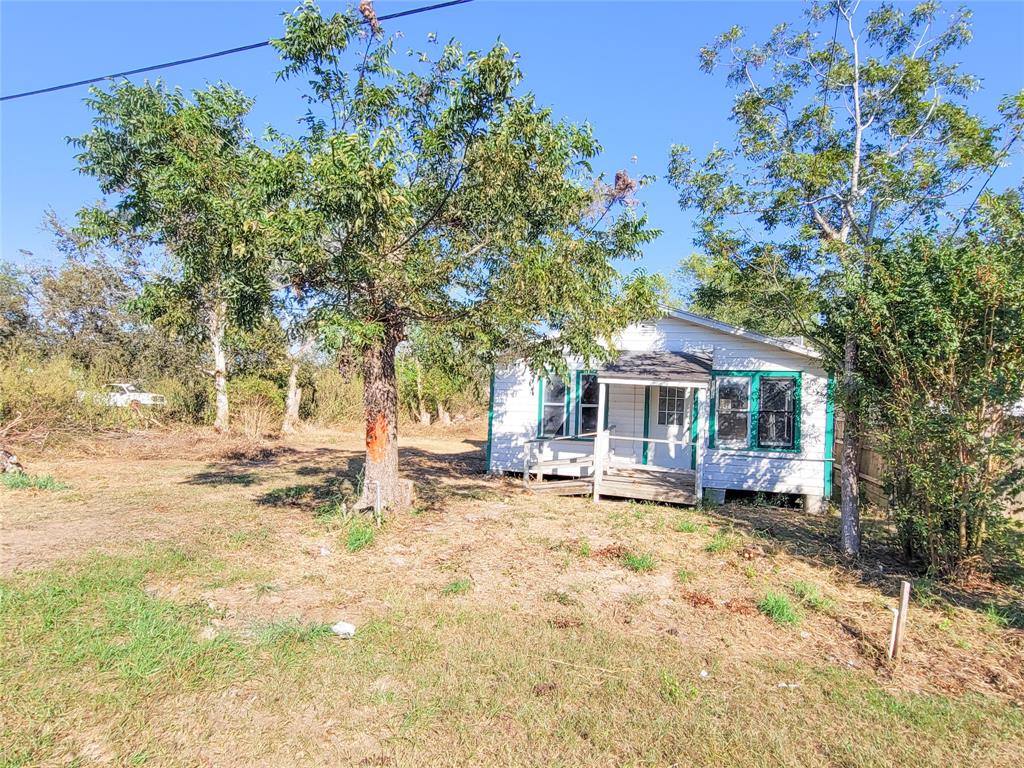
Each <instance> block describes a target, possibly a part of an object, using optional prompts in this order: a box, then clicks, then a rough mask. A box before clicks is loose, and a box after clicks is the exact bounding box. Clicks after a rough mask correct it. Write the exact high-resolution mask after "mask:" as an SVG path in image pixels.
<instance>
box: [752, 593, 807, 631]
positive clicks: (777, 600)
mask: <svg viewBox="0 0 1024 768" xmlns="http://www.w3.org/2000/svg"><path fill="white" fill-rule="evenodd" d="M757 610H759V611H760V612H761V613H763V614H764V615H765V616H767V617H768V618H769V619H771V620H772V621H774V622H775V623H776V624H797V623H799V622H800V614H798V613H797V612H796V608H794V607H793V604H792V603H791V602H790V601H789V598H788V597H786V596H785V595H783V594H781V593H779V592H768V593H767V594H765V596H764V597H762V598H761V600H760V601H758V603H757Z"/></svg>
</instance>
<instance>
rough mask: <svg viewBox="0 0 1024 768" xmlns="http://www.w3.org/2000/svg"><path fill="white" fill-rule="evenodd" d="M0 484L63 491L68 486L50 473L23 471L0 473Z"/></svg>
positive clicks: (26, 488) (5, 486)
mask: <svg viewBox="0 0 1024 768" xmlns="http://www.w3.org/2000/svg"><path fill="white" fill-rule="evenodd" d="M0 485H3V486H4V488H11V489H14V490H33V491H65V490H67V489H68V488H70V486H69V485H68V484H67V483H62V482H60V481H59V480H55V479H54V478H53V477H52V476H51V475H29V474H26V473H25V472H5V473H4V474H2V475H0Z"/></svg>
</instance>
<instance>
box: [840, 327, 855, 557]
mask: <svg viewBox="0 0 1024 768" xmlns="http://www.w3.org/2000/svg"><path fill="white" fill-rule="evenodd" d="M856 370H857V340H856V338H854V336H853V333H852V332H848V333H847V336H846V342H845V344H844V346H843V388H844V389H845V390H846V397H847V408H846V410H845V421H844V424H843V455H842V460H841V465H840V470H841V472H840V484H841V486H842V496H841V498H840V502H839V551H840V552H841V553H842V554H843V555H844V556H846V557H857V556H859V555H860V480H859V477H858V468H859V467H858V464H859V460H860V418H859V415H858V413H857V403H856V394H855V389H856V386H857V380H856Z"/></svg>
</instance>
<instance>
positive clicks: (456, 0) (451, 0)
mask: <svg viewBox="0 0 1024 768" xmlns="http://www.w3.org/2000/svg"><path fill="white" fill-rule="evenodd" d="M471 2H473V0H448V1H447V2H444V3H434V4H433V5H424V6H420V7H419V8H410V9H408V10H405V11H396V12H395V13H388V14H385V15H384V16H378V17H377V20H378V21H389V20H391V19H399V18H401V17H403V16H414V15H416V14H417V13H425V12H427V11H437V10H440V9H441V8H450V7H451V6H453V5H463V4H465V3H471ZM368 23H369V22H367V21H365V20H363V21H361V22H360V24H368ZM271 42H272V41H271V40H263V41H261V42H259V43H252V44H251V45H240V46H238V47H237V48H228V49H226V50H223V51H214V52H213V53H204V54H203V55H202V56H193V57H192V58H190V59H178V60H177V61H168V62H165V63H163V64H154V65H153V66H150V67H139V68H138V69H129V70H127V71H126V72H115V73H114V74H111V75H102V76H100V77H90V78H89V79H88V80H77V81H75V82H73V83H63V84H61V85H51V86H50V87H49V88H39V89H37V90H35V91H24V92H23V93H12V94H11V95H9V96H0V101H10V100H11V99H21V98H24V97H26V96H38V95H40V94H43V93H52V92H53V91H62V90H64V89H66V88H77V87H78V86H80V85H89V84H90V83H99V82H102V81H103V80H113V79H114V78H116V77H128V76H129V75H139V74H142V73H143V72H153V71H154V70H157V69H167V68H168V67H178V66H181V65H182V64H191V63H192V62H195V61H205V60H206V59H215V58H217V57H218V56H230V55H231V54H233V53H242V52H243V51H251V50H254V49H256V48H263V47H265V46H268V45H270V43H271Z"/></svg>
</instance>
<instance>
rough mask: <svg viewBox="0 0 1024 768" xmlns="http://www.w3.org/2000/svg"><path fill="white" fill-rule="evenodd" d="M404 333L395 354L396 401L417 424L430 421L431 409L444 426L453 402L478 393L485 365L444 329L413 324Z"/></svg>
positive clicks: (483, 378)
mask: <svg viewBox="0 0 1024 768" xmlns="http://www.w3.org/2000/svg"><path fill="white" fill-rule="evenodd" d="M407 336H408V341H407V343H406V344H405V345H403V347H402V348H401V350H400V351H401V353H402V354H400V356H399V377H400V386H399V396H400V400H401V401H402V402H403V403H404V404H406V405H407V406H408V409H409V411H410V412H411V413H412V414H413V415H414V416H415V417H416V418H417V419H418V420H419V421H420V423H421V424H429V423H430V418H431V416H430V411H431V410H433V411H434V412H435V413H436V415H437V420H438V422H439V423H440V424H441V425H442V426H445V425H448V424H449V423H451V414H450V410H451V408H452V406H453V404H455V403H457V402H458V401H459V400H461V401H462V402H463V403H465V402H467V401H468V400H470V399H471V398H473V397H474V396H477V395H479V391H480V389H481V387H480V384H481V382H485V381H486V367H485V366H484V365H483V364H482V363H481V361H480V360H479V359H478V358H477V357H476V356H475V355H474V354H473V353H472V352H471V351H470V350H468V349H466V348H465V347H464V346H463V345H462V344H460V343H459V340H458V339H454V338H452V337H450V336H448V335H446V334H445V332H444V329H440V328H438V327H436V326H417V325H413V326H412V327H411V328H410V329H409V331H408V334H407Z"/></svg>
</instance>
